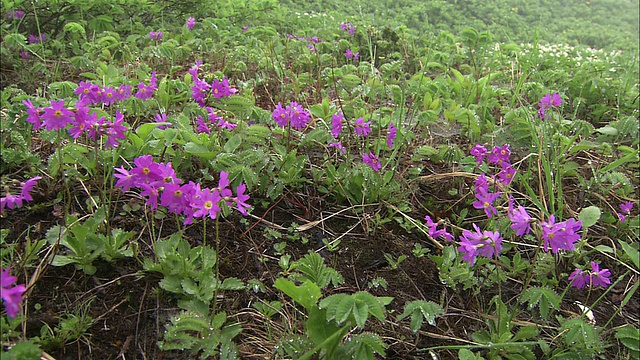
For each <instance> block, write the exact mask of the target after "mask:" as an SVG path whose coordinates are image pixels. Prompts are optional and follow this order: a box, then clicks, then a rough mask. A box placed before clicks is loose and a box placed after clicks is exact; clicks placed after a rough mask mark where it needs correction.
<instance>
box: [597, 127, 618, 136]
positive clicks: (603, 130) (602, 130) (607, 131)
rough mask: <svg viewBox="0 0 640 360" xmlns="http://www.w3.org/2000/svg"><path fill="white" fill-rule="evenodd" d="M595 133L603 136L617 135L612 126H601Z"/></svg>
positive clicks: (616, 130)
mask: <svg viewBox="0 0 640 360" xmlns="http://www.w3.org/2000/svg"><path fill="white" fill-rule="evenodd" d="M596 131H597V132H599V133H600V134H603V135H611V136H616V135H618V129H616V128H614V127H613V126H609V125H606V126H603V127H601V128H598V129H596Z"/></svg>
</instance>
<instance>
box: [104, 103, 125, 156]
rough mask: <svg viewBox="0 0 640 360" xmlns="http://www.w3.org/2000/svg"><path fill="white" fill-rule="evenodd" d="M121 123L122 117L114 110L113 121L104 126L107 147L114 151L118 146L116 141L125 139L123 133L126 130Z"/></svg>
mask: <svg viewBox="0 0 640 360" xmlns="http://www.w3.org/2000/svg"><path fill="white" fill-rule="evenodd" d="M123 122H124V115H122V114H121V113H120V111H119V110H116V117H115V119H114V120H113V121H111V122H108V123H107V124H106V128H105V134H106V135H107V146H110V147H112V148H114V149H115V148H116V147H118V145H120V142H119V141H118V139H125V138H126V137H127V136H126V135H125V133H126V132H127V130H128V129H127V127H126V126H124V125H122V123H123Z"/></svg>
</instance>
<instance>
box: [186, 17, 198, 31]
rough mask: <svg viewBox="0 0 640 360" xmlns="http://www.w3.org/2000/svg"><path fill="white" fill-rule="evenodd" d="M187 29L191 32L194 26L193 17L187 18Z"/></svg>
mask: <svg viewBox="0 0 640 360" xmlns="http://www.w3.org/2000/svg"><path fill="white" fill-rule="evenodd" d="M186 26H187V29H188V30H191V29H193V27H194V26H196V19H195V18H193V17H189V18H188V19H187V23H186Z"/></svg>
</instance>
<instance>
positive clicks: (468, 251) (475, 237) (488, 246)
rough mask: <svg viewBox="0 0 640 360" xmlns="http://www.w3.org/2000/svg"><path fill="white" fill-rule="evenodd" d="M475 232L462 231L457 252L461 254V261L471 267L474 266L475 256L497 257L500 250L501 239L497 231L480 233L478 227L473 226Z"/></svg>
mask: <svg viewBox="0 0 640 360" xmlns="http://www.w3.org/2000/svg"><path fill="white" fill-rule="evenodd" d="M473 228H474V229H475V232H471V231H469V230H463V231H462V235H461V236H460V246H459V247H458V251H460V252H461V253H463V254H464V255H463V256H462V260H465V261H466V262H468V263H469V264H470V265H471V266H473V264H475V261H476V257H477V256H479V255H480V256H484V257H487V258H492V257H494V256H495V257H497V256H498V254H499V253H500V250H502V237H500V233H499V232H497V231H487V230H485V231H482V230H480V228H479V227H478V225H476V224H473Z"/></svg>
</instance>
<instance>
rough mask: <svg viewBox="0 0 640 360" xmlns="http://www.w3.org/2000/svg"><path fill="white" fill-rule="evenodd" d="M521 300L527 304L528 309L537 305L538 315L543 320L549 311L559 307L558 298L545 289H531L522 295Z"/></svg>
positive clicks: (551, 291) (535, 287)
mask: <svg viewBox="0 0 640 360" xmlns="http://www.w3.org/2000/svg"><path fill="white" fill-rule="evenodd" d="M521 299H522V301H524V302H528V303H529V307H530V308H533V307H534V306H536V305H539V309H540V315H541V316H542V317H543V318H545V319H546V318H547V317H548V316H549V311H550V310H554V309H558V308H559V307H560V296H558V294H556V293H555V291H553V290H551V289H550V288H547V287H537V286H534V287H531V288H529V289H527V290H525V291H524V292H523V293H522V296H521Z"/></svg>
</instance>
